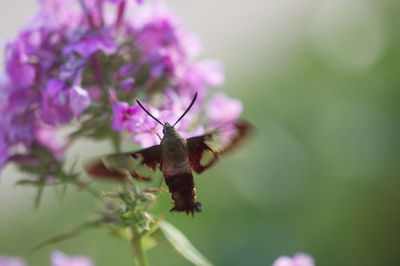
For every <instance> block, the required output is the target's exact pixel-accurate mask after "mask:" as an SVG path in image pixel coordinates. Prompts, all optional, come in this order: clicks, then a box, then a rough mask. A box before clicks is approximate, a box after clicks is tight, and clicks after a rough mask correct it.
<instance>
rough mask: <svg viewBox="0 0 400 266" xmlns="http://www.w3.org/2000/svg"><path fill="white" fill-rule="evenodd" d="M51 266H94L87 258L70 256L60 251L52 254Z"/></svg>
mask: <svg viewBox="0 0 400 266" xmlns="http://www.w3.org/2000/svg"><path fill="white" fill-rule="evenodd" d="M51 266H94V263H93V261H92V260H91V259H90V258H89V257H87V256H82V255H79V256H68V255H66V254H64V253H62V252H60V251H54V252H53V253H52V254H51Z"/></svg>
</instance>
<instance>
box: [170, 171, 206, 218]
mask: <svg viewBox="0 0 400 266" xmlns="http://www.w3.org/2000/svg"><path fill="white" fill-rule="evenodd" d="M164 178H165V183H166V184H167V186H168V188H169V193H170V194H171V197H172V199H173V204H174V207H173V208H172V209H171V211H177V212H186V214H188V213H189V212H191V213H192V214H193V212H194V211H196V212H200V211H201V204H200V203H199V202H195V199H196V189H195V187H194V180H193V175H192V172H191V171H190V169H187V168H184V169H164Z"/></svg>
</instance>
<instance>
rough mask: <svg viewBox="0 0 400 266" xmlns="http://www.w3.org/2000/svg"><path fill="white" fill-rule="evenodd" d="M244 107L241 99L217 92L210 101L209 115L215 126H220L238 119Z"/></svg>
mask: <svg viewBox="0 0 400 266" xmlns="http://www.w3.org/2000/svg"><path fill="white" fill-rule="evenodd" d="M242 109H243V107H242V103H241V102H240V101H239V100H236V99H231V98H228V97H227V96H226V95H225V94H223V93H217V94H215V95H214V97H213V98H212V99H211V101H210V102H209V103H208V107H207V115H208V117H209V119H210V121H211V124H212V125H213V126H219V125H223V124H226V123H230V122H233V121H235V120H236V119H238V118H239V116H240V114H241V113H242Z"/></svg>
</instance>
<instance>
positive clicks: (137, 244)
mask: <svg viewBox="0 0 400 266" xmlns="http://www.w3.org/2000/svg"><path fill="white" fill-rule="evenodd" d="M131 230H132V240H131V245H132V253H133V255H134V256H135V264H136V265H138V266H148V265H149V262H148V261H147V256H146V252H145V251H144V248H143V243H142V235H141V234H140V233H139V229H138V226H137V225H133V226H132V228H131Z"/></svg>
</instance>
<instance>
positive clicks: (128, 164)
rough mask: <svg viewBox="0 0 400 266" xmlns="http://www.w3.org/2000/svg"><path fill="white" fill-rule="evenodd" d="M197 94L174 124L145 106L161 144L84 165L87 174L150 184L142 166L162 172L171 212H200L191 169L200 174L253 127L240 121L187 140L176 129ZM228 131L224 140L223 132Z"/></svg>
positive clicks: (106, 157)
mask: <svg viewBox="0 0 400 266" xmlns="http://www.w3.org/2000/svg"><path fill="white" fill-rule="evenodd" d="M196 97H197V93H196V94H195V96H194V98H193V100H192V102H191V104H190V105H189V107H188V108H187V109H186V111H185V112H184V113H183V114H182V115H181V117H180V118H179V119H178V120H177V121H176V122H175V124H174V125H172V126H171V125H170V124H169V123H162V122H160V121H159V120H158V119H157V118H155V117H154V116H153V115H152V114H150V113H149V112H148V111H147V110H146V109H145V108H144V107H143V106H142V104H141V103H140V102H139V101H137V103H138V104H139V105H140V107H141V108H142V109H143V110H144V111H145V112H146V113H147V114H148V115H149V116H151V117H152V118H153V119H154V120H156V121H157V122H158V123H159V124H161V125H162V126H163V134H164V136H163V138H162V140H161V143H160V145H154V146H151V147H149V148H146V149H143V150H139V151H136V152H128V153H118V154H110V155H106V156H104V157H102V158H100V159H96V160H93V161H91V162H89V163H87V164H86V165H85V169H86V172H87V173H89V174H90V175H91V176H93V177H98V178H107V179H114V180H126V179H127V178H135V179H138V180H143V181H148V180H150V176H147V175H145V174H143V173H142V172H141V171H140V168H141V166H146V167H147V168H149V169H151V170H152V171H155V169H156V168H159V169H160V170H161V171H162V172H163V176H164V179H165V183H166V184H167V186H168V188H169V192H170V194H171V197H172V200H173V204H174V207H173V208H172V209H171V211H177V212H186V214H188V213H190V212H191V213H192V214H193V212H194V211H196V212H200V211H201V204H200V203H199V202H196V201H195V200H196V189H195V187H194V180H193V175H192V170H193V171H195V172H196V173H198V174H200V173H202V172H203V171H204V170H205V169H207V168H208V167H210V166H212V165H213V164H214V163H215V162H216V161H217V160H218V157H219V155H223V154H225V153H227V152H228V151H230V150H231V149H232V148H233V147H235V146H237V145H238V144H239V143H240V142H241V141H242V140H243V139H244V137H245V136H247V135H248V134H249V133H250V131H251V129H252V126H251V125H250V124H249V123H247V122H245V121H237V122H235V123H230V124H227V125H226V128H224V127H223V126H221V127H220V128H219V129H216V130H214V131H211V132H209V133H207V134H204V135H200V136H197V137H191V138H188V139H187V140H185V139H184V138H182V137H181V135H179V133H178V132H177V131H176V130H175V128H174V126H175V125H176V124H177V123H178V122H179V121H180V120H181V119H182V117H183V116H184V115H185V114H186V113H187V112H188V111H189V109H190V108H191V107H192V105H193V103H194V102H195V100H196ZM224 132H227V133H229V134H227V135H226V136H225V137H223V136H222V135H223V133H224Z"/></svg>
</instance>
